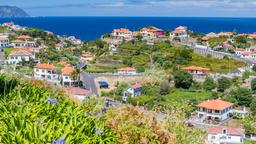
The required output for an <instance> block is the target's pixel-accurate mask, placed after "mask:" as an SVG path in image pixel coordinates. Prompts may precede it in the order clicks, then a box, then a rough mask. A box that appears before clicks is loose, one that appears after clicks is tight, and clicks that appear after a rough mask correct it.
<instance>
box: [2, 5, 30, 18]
mask: <svg viewBox="0 0 256 144" xmlns="http://www.w3.org/2000/svg"><path fill="white" fill-rule="evenodd" d="M17 17H29V14H27V13H26V12H25V11H24V10H23V9H21V8H18V7H16V6H0V18H17Z"/></svg>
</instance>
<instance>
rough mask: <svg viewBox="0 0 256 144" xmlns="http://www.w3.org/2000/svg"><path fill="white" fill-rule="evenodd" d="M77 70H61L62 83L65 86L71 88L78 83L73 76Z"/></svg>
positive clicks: (67, 67) (69, 68) (67, 68)
mask: <svg viewBox="0 0 256 144" xmlns="http://www.w3.org/2000/svg"><path fill="white" fill-rule="evenodd" d="M74 71H75V69H74V68H73V67H71V66H66V67H64V68H63V69H61V76H60V80H61V81H60V82H61V84H62V85H63V86H71V85H73V84H74V83H75V82H76V79H75V78H74V76H73V75H72V74H73V72H74Z"/></svg>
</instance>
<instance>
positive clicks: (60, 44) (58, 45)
mask: <svg viewBox="0 0 256 144" xmlns="http://www.w3.org/2000/svg"><path fill="white" fill-rule="evenodd" d="M55 46H56V47H63V46H64V45H63V44H62V43H56V44H55Z"/></svg>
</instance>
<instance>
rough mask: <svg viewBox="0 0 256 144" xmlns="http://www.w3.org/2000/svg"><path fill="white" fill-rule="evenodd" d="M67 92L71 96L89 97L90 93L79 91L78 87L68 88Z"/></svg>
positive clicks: (83, 90)
mask: <svg viewBox="0 0 256 144" xmlns="http://www.w3.org/2000/svg"><path fill="white" fill-rule="evenodd" d="M67 90H68V92H69V93H70V94H72V95H90V94H92V92H91V91H90V90H86V89H81V88H78V87H69V88H67Z"/></svg>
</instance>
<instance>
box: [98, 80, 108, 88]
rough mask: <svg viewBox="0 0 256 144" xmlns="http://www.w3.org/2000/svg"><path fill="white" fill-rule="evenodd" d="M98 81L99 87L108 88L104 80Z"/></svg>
mask: <svg viewBox="0 0 256 144" xmlns="http://www.w3.org/2000/svg"><path fill="white" fill-rule="evenodd" d="M98 83H99V87H100V89H108V88H109V84H108V82H106V81H99V82H98Z"/></svg>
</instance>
